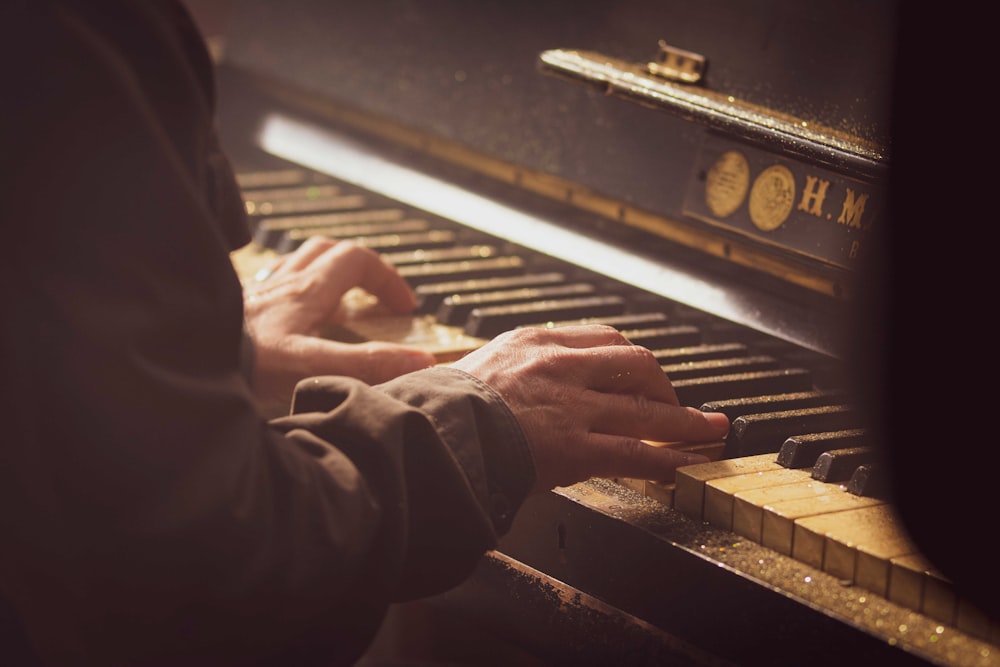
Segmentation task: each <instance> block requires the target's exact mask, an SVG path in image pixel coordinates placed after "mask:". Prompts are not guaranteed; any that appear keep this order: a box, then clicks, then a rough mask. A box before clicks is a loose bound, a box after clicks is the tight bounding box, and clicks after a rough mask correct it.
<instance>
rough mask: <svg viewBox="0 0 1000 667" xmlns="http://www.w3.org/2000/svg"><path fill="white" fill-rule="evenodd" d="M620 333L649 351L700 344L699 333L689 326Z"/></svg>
mask: <svg viewBox="0 0 1000 667" xmlns="http://www.w3.org/2000/svg"><path fill="white" fill-rule="evenodd" d="M621 333H622V335H623V336H624V337H625V338H627V339H629V341H631V342H632V343H635V344H636V345H642V346H643V347H646V348H649V349H650V350H653V349H656V348H664V347H686V346H691V345H697V344H698V343H700V342H701V331H699V330H698V328H697V327H693V326H691V325H689V324H675V325H671V326H666V327H647V328H642V329H635V328H633V329H622V330H621Z"/></svg>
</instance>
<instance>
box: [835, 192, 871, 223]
mask: <svg viewBox="0 0 1000 667" xmlns="http://www.w3.org/2000/svg"><path fill="white" fill-rule="evenodd" d="M867 201H868V195H867V194H862V195H861V196H859V197H858V198H857V199H855V197H854V190H852V189H850V188H847V194H846V195H844V206H843V208H841V210H840V217H839V218H837V222H839V223H840V224H842V225H847V226H848V227H856V228H858V229H861V214H862V213H864V212H865V203H866V202H867Z"/></svg>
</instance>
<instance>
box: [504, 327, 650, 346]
mask: <svg viewBox="0 0 1000 667" xmlns="http://www.w3.org/2000/svg"><path fill="white" fill-rule="evenodd" d="M510 336H519V337H522V338H524V339H534V340H536V341H538V342H551V343H557V344H559V345H563V346H564V347H570V348H577V349H586V348H596V347H605V346H609V345H631V344H632V343H630V342H629V341H628V340H627V339H626V338H625V337H624V336H622V335H621V333H620V332H619V331H618V330H617V329H615V328H614V327H610V326H607V325H605V324H579V325H567V326H561V327H552V328H547V327H537V328H528V329H515V330H513V331H508V332H506V333H505V334H501V336H499V337H498V338H503V337H510Z"/></svg>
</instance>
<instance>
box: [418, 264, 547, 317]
mask: <svg viewBox="0 0 1000 667" xmlns="http://www.w3.org/2000/svg"><path fill="white" fill-rule="evenodd" d="M564 282H566V274H564V273H560V272H558V271H551V272H548V273H524V274H520V275H514V276H499V277H496V278H473V279H467V280H448V281H445V282H435V283H424V284H422V285H417V286H416V288H415V289H414V293H415V295H416V298H417V308H416V311H417V313H420V314H422V315H431V314H433V313H435V312H437V309H438V308H439V307H440V306H441V302H443V301H444V300H445V299H446V298H447V297H449V296H452V295H453V294H473V293H475V292H493V291H497V290H504V289H515V288H518V287H541V286H544V285H560V284H562V283H564Z"/></svg>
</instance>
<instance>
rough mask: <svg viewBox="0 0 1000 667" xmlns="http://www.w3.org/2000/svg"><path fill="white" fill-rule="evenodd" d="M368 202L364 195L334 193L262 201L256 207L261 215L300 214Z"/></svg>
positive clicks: (351, 206) (342, 208) (357, 206)
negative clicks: (330, 194) (325, 195)
mask: <svg viewBox="0 0 1000 667" xmlns="http://www.w3.org/2000/svg"><path fill="white" fill-rule="evenodd" d="M367 204H368V200H367V198H366V197H365V196H364V195H359V194H353V195H333V196H330V197H319V198H317V199H279V200H275V201H269V202H262V203H261V204H260V205H259V206H257V207H256V209H257V210H256V212H257V214H259V215H280V216H285V215H298V214H304V213H320V212H324V211H343V210H347V209H358V208H363V207H364V206H366V205H367Z"/></svg>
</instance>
